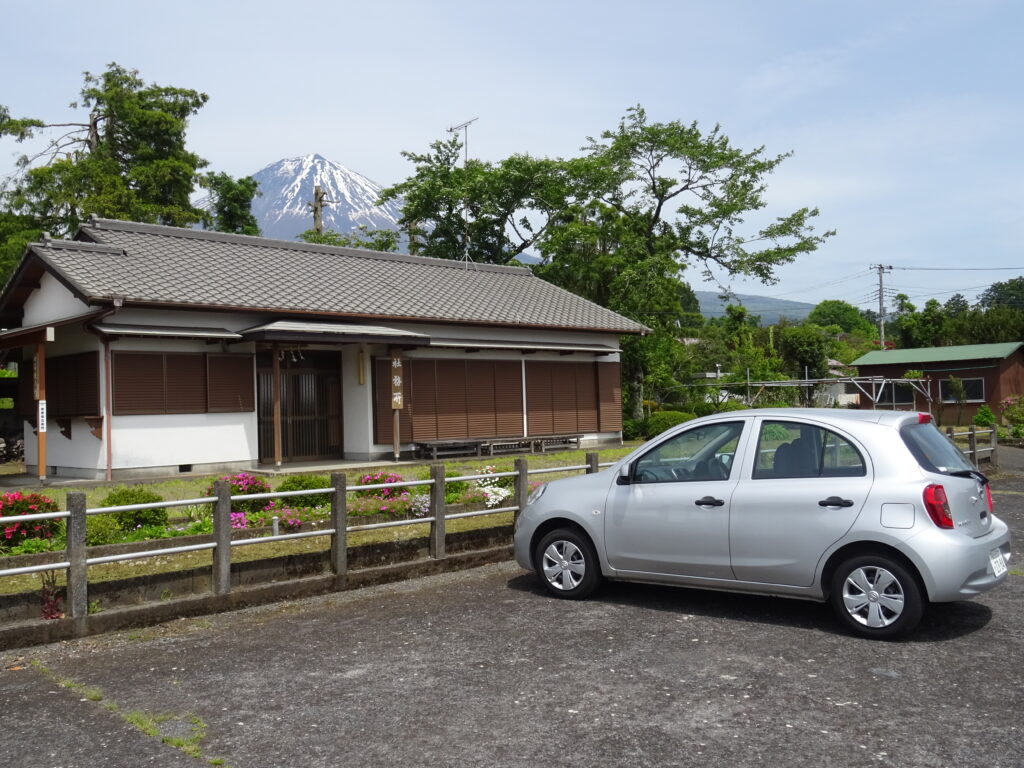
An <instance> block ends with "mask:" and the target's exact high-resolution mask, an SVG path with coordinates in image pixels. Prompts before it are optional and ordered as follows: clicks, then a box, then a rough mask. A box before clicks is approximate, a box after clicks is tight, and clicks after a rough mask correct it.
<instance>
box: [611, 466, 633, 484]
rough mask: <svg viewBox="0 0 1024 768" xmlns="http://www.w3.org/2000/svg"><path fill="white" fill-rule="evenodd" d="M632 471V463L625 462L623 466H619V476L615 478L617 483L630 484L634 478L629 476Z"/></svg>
mask: <svg viewBox="0 0 1024 768" xmlns="http://www.w3.org/2000/svg"><path fill="white" fill-rule="evenodd" d="M631 471H632V466H631V465H629V464H623V465H622V466H621V467H619V476H618V477H616V478H615V483H616V484H617V485H629V484H630V483H631V482H632V480H631V479H630V477H629V476H630V473H631Z"/></svg>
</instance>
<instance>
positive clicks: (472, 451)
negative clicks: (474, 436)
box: [416, 440, 484, 459]
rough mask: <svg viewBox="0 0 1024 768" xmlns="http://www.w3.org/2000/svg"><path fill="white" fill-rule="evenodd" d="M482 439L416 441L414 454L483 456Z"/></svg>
mask: <svg viewBox="0 0 1024 768" xmlns="http://www.w3.org/2000/svg"><path fill="white" fill-rule="evenodd" d="M483 446H484V441H483V440H427V441H422V442H417V443H416V455H417V456H422V457H423V458H427V459H438V458H440V457H442V456H483Z"/></svg>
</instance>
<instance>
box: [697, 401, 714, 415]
mask: <svg viewBox="0 0 1024 768" xmlns="http://www.w3.org/2000/svg"><path fill="white" fill-rule="evenodd" d="M693 412H694V413H695V414H696V415H697V416H710V415H711V414H712V413H714V412H715V404H714V403H709V402H708V401H707V400H703V401H701V402H699V403H694V404H693Z"/></svg>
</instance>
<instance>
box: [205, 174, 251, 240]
mask: <svg viewBox="0 0 1024 768" xmlns="http://www.w3.org/2000/svg"><path fill="white" fill-rule="evenodd" d="M199 184H200V186H201V187H203V188H204V189H205V190H207V192H209V195H210V212H209V214H208V215H207V216H206V219H205V221H204V224H205V225H206V226H207V227H208V228H209V229H213V230H216V231H217V232H231V233H233V234H236V235H257V236H258V235H259V234H260V225H259V223H258V222H257V221H256V217H255V216H253V215H252V201H253V198H254V197H256V196H257V195H259V194H260V191H259V183H258V182H257V181H256V180H255V179H254V178H252V176H243V177H242V178H240V179H233V178H232V177H231V176H229V175H228V174H226V173H207V174H206V175H205V176H203V177H202V179H200V181H199Z"/></svg>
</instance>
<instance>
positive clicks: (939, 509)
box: [924, 485, 953, 528]
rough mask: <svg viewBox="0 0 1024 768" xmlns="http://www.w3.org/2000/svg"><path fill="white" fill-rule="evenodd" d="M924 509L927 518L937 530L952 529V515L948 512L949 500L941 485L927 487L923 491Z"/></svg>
mask: <svg viewBox="0 0 1024 768" xmlns="http://www.w3.org/2000/svg"><path fill="white" fill-rule="evenodd" d="M924 508H925V509H927V510H928V516H929V517H930V518H931V519H932V522H933V523H935V524H936V525H937V526H939V528H952V527H953V515H952V514H951V513H950V511H949V499H947V498H946V489H945V488H943V487H942V486H941V485H929V486H928V487H927V488H925V489H924Z"/></svg>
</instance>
